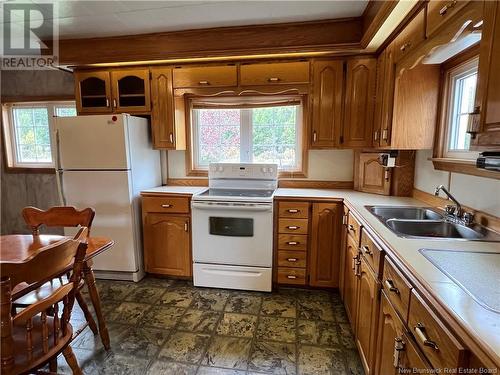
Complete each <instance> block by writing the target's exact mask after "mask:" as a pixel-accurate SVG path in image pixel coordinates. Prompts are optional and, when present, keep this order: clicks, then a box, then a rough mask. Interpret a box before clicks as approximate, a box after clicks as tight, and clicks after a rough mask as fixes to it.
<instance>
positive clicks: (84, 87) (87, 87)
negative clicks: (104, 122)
mask: <svg viewBox="0 0 500 375" xmlns="http://www.w3.org/2000/svg"><path fill="white" fill-rule="evenodd" d="M74 78H75V98H76V109H77V112H78V114H91V113H95V114H98V113H111V112H112V111H113V108H112V107H111V76H110V74H109V71H107V70H100V71H76V72H75V73H74Z"/></svg>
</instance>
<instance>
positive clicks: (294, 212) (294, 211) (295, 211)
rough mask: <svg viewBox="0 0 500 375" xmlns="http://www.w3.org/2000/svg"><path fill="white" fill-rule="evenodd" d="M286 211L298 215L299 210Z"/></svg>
mask: <svg viewBox="0 0 500 375" xmlns="http://www.w3.org/2000/svg"><path fill="white" fill-rule="evenodd" d="M287 211H288V212H289V213H291V214H297V213H299V212H300V210H297V209H295V208H291V209H289V210H287Z"/></svg>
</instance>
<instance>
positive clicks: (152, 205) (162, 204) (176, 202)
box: [142, 196, 189, 214]
mask: <svg viewBox="0 0 500 375" xmlns="http://www.w3.org/2000/svg"><path fill="white" fill-rule="evenodd" d="M142 210H143V212H163V213H176V214H184V213H185V214H187V213H189V198H184V197H171V196H168V197H143V198H142Z"/></svg>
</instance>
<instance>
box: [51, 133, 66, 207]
mask: <svg viewBox="0 0 500 375" xmlns="http://www.w3.org/2000/svg"><path fill="white" fill-rule="evenodd" d="M54 138H55V143H56V145H55V146H56V147H55V151H54V165H55V170H56V185H57V195H58V197H59V202H60V204H61V205H63V206H66V198H65V196H64V188H63V183H62V170H61V162H60V159H61V158H60V154H61V152H60V147H59V130H58V129H56V131H55V137H54Z"/></svg>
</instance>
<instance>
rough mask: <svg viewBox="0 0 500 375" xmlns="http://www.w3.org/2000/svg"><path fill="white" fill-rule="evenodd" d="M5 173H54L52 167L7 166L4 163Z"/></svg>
mask: <svg viewBox="0 0 500 375" xmlns="http://www.w3.org/2000/svg"><path fill="white" fill-rule="evenodd" d="M4 171H5V173H33V174H34V173H37V174H55V173H56V170H55V169H54V168H26V167H9V166H7V165H5V170H4Z"/></svg>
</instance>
